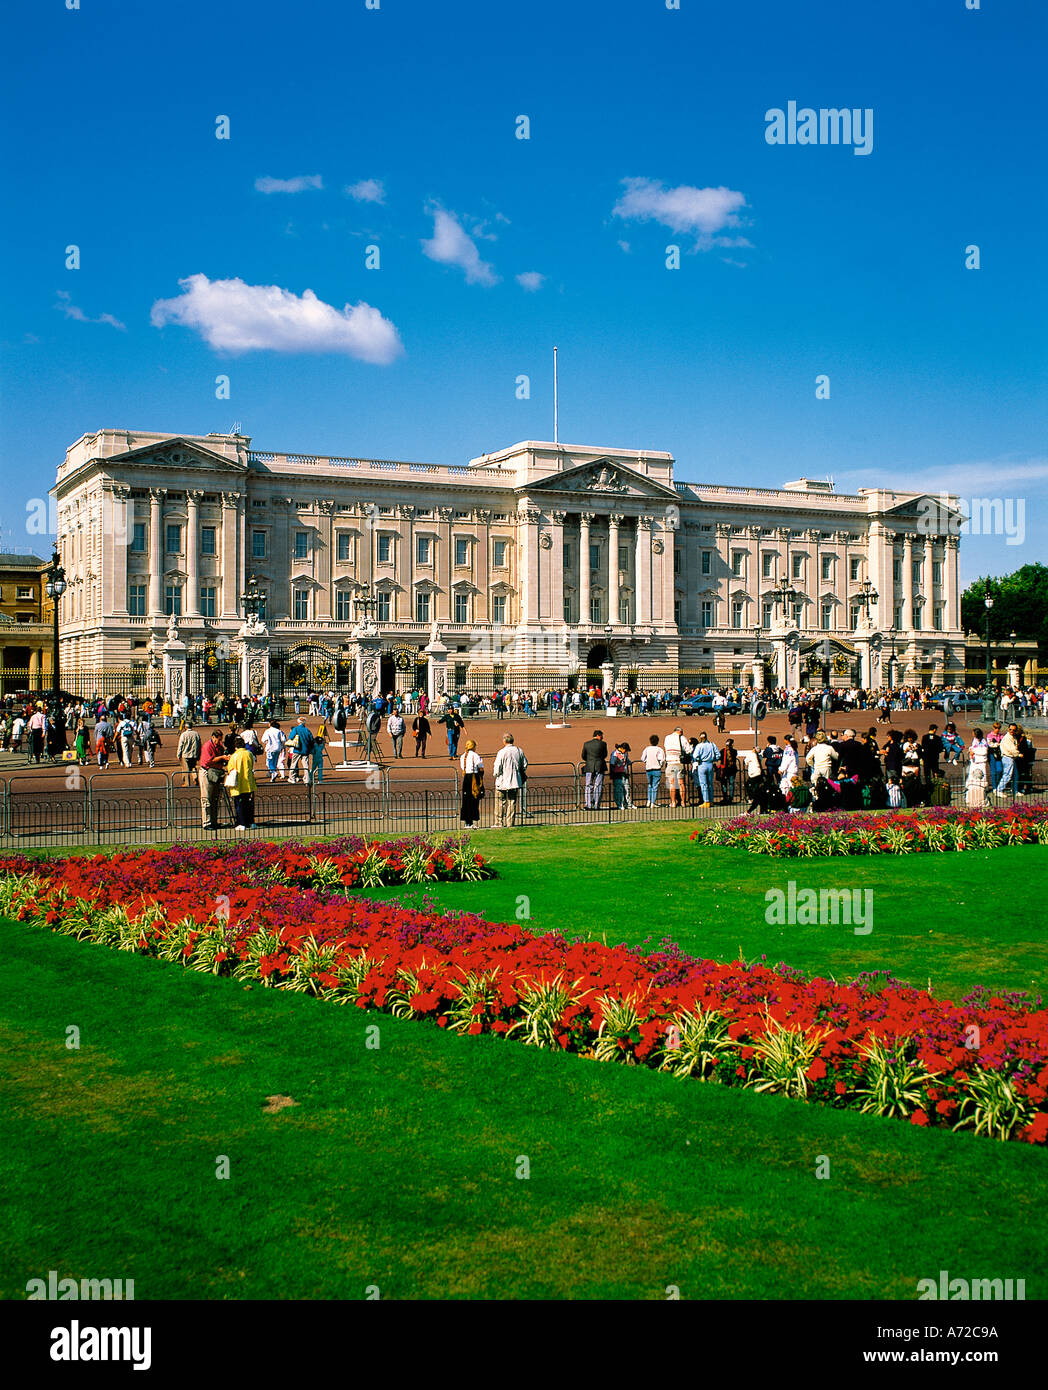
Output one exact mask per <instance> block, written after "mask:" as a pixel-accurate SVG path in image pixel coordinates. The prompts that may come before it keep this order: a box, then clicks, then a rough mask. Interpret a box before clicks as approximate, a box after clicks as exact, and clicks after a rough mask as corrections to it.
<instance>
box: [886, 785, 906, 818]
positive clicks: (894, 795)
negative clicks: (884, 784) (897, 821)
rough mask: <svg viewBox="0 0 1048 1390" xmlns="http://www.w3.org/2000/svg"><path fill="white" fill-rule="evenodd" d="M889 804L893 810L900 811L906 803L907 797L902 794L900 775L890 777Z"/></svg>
mask: <svg viewBox="0 0 1048 1390" xmlns="http://www.w3.org/2000/svg"><path fill="white" fill-rule="evenodd" d="M888 805H889V806H890V807H891V808H892V810H893V811H898V810H900V809H901V808H902V807H904V806H905V805H906V798H905V796H903V794H902V787H901V785H900V784H899V779H898V777H889V778H888Z"/></svg>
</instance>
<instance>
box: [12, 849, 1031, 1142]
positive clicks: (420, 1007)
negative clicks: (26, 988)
mask: <svg viewBox="0 0 1048 1390" xmlns="http://www.w3.org/2000/svg"><path fill="white" fill-rule="evenodd" d="M429 848H430V849H432V846H429ZM361 851H362V847H361V846H356V847H355V848H353V849H347V850H345V851H342V852H338V851H336V852H335V853H333V854H332V853H330V850H329V847H327V846H324V847H314V850H313V851H312V852H311V851H310V850H309V849H307V848H306V847H303V846H286V845H285V846H276V845H250V846H240V845H238V846H236V847H235V850H233V849H231V850H230V851H229V852H228V853H221V852H219V851H218V850H217V849H210V848H209V849H206V850H200V849H197V848H195V847H193V848H186V847H176V848H175V849H174V850H170V851H167V852H163V853H161V852H156V851H147V852H145V853H143V854H121V855H114V856H112V857H105V856H96V857H94V858H90V859H87V858H68V859H34V860H30V859H26V858H21V857H19V858H7V859H0V914H2V915H5V916H8V917H13V918H16V919H18V920H21V921H25V922H31V923H35V924H36V925H39V926H42V927H44V928H46V929H50V930H54V931H60V932H64V933H66V934H69V935H74V936H77V937H80V938H82V939H85V940H91V941H96V942H99V943H102V944H106V945H110V946H115V947H118V948H120V949H125V950H134V951H139V952H141V953H144V954H150V955H155V956H160V957H162V958H166V959H169V960H178V961H180V962H181V963H183V964H184V965H186V966H189V967H191V968H193V969H197V970H209V971H212V972H213V973H216V974H226V975H233V976H234V977H236V978H239V979H243V980H257V981H260V982H261V983H262V984H263V985H265V986H267V987H276V988H284V989H291V990H302V991H307V992H310V993H313V994H316V995H318V996H320V997H323V998H326V999H331V1000H333V1001H335V1002H339V1003H343V1004H345V1003H352V1004H355V1005H356V1006H357V1007H358V1008H361V1009H372V1008H374V1009H382V1010H386V1011H388V1012H391V1013H394V1014H397V1015H398V1016H402V1017H408V1016H413V1017H419V1018H429V1019H433V1020H435V1021H436V1023H437V1024H438V1026H440V1027H445V1028H451V1029H452V1030H453V1031H458V1032H464V1033H469V1034H477V1033H485V1032H490V1033H494V1034H498V1035H503V1036H512V1037H519V1038H520V1039H521V1040H522V1041H524V1042H527V1043H531V1044H533V1045H538V1046H547V1047H559V1048H563V1049H569V1050H573V1051H577V1052H579V1053H581V1054H583V1055H586V1056H591V1057H595V1058H597V1059H598V1060H609V1061H610V1060H613V1061H620V1062H625V1063H627V1064H636V1063H640V1064H644V1065H649V1066H657V1067H660V1068H662V1069H664V1070H668V1071H671V1072H673V1073H674V1074H676V1075H678V1076H687V1075H691V1076H696V1077H699V1078H701V1079H703V1080H708V1081H717V1082H720V1083H722V1084H726V1085H745V1086H752V1087H754V1088H755V1089H758V1090H767V1091H778V1092H780V1093H783V1094H786V1095H792V1096H799V1097H803V1098H805V1099H812V1100H819V1101H822V1102H825V1103H827V1104H830V1105H834V1106H837V1107H842V1106H852V1107H858V1108H861V1109H863V1110H866V1111H870V1112H873V1113H878V1114H884V1115H896V1116H899V1117H902V1118H907V1119H909V1120H910V1121H911V1123H914V1124H918V1125H925V1124H927V1125H938V1126H946V1127H952V1128H972V1129H974V1130H975V1132H977V1133H985V1134H990V1135H993V1136H995V1137H998V1138H1002V1139H1003V1138H1022V1139H1025V1140H1027V1141H1029V1142H1033V1143H1044V1142H1045V1139H1046V1135H1048V1105H1046V1097H1048V1011H1046V1010H1045V1009H1043V1008H1041V1007H1040V1001H1037V1003H1036V1005H1031V1004H1030V1003H1029V1002H1028V1001H1026V1000H1023V999H1020V998H1018V997H1014V996H1012V997H1006V996H999V995H991V994H989V993H988V992H986V991H984V990H978V991H976V992H975V993H974V994H972V995H970V996H969V997H968V998H966V999H964V1000H962V1001H961V1002H960V1003H951V1002H949V1001H946V1000H939V999H934V998H933V997H932V996H931V995H930V994H928V993H927V992H926V991H924V990H918V989H913V988H910V987H909V986H906V985H901V984H898V983H897V982H895V981H892V980H890V979H888V978H886V977H880V976H871V977H860V978H859V979H858V980H856V981H854V982H853V983H851V984H838V983H836V982H834V981H831V980H825V979H818V978H816V979H811V980H808V979H805V978H803V977H802V976H801V975H800V974H799V973H798V972H796V971H793V970H790V969H789V968H788V967H786V966H782V965H780V966H778V967H776V968H774V969H772V968H771V967H769V966H767V965H765V964H763V963H752V964H747V963H745V962H742V961H732V962H729V963H727V964H719V963H718V962H716V961H712V960H703V959H699V958H695V957H690V956H686V955H683V954H682V953H680V952H679V951H678V950H677V949H676V947H674V946H672V944H668V943H664V944H663V945H662V946H661V947H660V948H659V949H656V950H655V951H652V952H646V951H645V950H644V949H643V948H628V947H626V946H613V947H608V946H605V945H602V944H600V943H598V942H569V941H567V940H566V939H565V938H563V937H561V936H559V935H555V934H551V935H546V936H539V935H534V934H532V933H531V932H528V931H526V930H525V929H524V928H523V927H521V926H520V925H519V924H500V923H492V922H488V921H485V920H484V919H482V918H480V917H476V916H472V915H464V914H460V915H443V916H441V915H435V914H433V913H431V912H427V911H420V910H416V909H412V908H406V907H403V906H401V905H400V904H398V903H392V902H389V903H375V902H369V901H367V900H364V899H361V898H356V897H347V896H346V894H345V889H344V884H343V879H344V878H346V877H349V878H352V868H353V864H354V863H355V862H356V856H358V855H359V854H360V853H361ZM364 852H365V853H367V852H368V851H367V849H366V848H364ZM318 856H321V857H325V856H327V857H330V860H331V864H332V865H333V866H334V868H332V869H326V870H324V871H323V872H324V873H325V874H336V875H338V876H339V882H338V884H337V887H334V888H333V887H331V886H329V885H326V884H323V883H322V884H321V885H320V886H311V887H306V886H302V880H304V879H305V878H307V877H310V878H311V879H312V880H313V882H314V883H315V882H316V879H317V873H318V870H317V858H318ZM393 857H395V856H394V855H393V854H392V853H391V861H392V858H393ZM234 869H235V870H236V872H235V873H234V872H233V870H234Z"/></svg>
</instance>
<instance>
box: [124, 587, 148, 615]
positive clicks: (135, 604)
mask: <svg viewBox="0 0 1048 1390" xmlns="http://www.w3.org/2000/svg"><path fill="white" fill-rule="evenodd" d="M127 611H128V612H129V613H130V614H131V616H132V618H144V617H145V616H146V586H145V585H144V584H129V585H128V588H127Z"/></svg>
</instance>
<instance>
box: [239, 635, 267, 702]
mask: <svg viewBox="0 0 1048 1390" xmlns="http://www.w3.org/2000/svg"><path fill="white" fill-rule="evenodd" d="M240 690H241V694H244V695H259V696H262V695H268V694H269V634H268V633H267V632H265V631H260V632H251V633H249V632H247V631H246V630H243V629H242V631H241V649H240Z"/></svg>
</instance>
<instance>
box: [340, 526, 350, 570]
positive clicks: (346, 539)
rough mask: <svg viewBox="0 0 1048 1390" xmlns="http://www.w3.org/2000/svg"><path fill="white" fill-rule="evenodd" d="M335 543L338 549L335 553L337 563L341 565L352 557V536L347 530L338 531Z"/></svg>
mask: <svg viewBox="0 0 1048 1390" xmlns="http://www.w3.org/2000/svg"><path fill="white" fill-rule="evenodd" d="M337 545H338V550H337V552H336V553H337V555H338V559H339V563H340V564H343V565H345V564H348V563H349V561H350V560H352V558H353V537H352V536H351V535H350V534H349V532H348V531H339V533H338V541H337Z"/></svg>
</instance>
